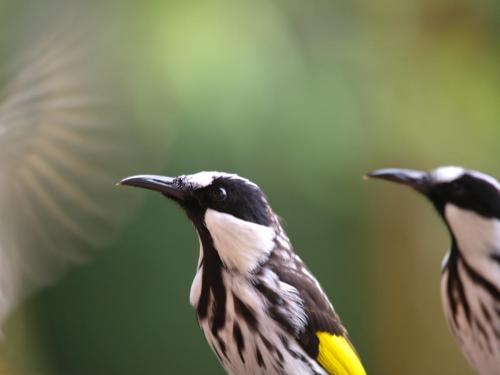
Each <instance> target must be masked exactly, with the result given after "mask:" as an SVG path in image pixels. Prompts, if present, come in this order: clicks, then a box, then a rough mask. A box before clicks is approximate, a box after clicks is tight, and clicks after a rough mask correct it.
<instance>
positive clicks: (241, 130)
mask: <svg viewBox="0 0 500 375" xmlns="http://www.w3.org/2000/svg"><path fill="white" fill-rule="evenodd" d="M103 3H104V2H103ZM75 9H77V11H75ZM75 14H76V16H75ZM72 20H77V21H78V22H80V23H81V24H82V23H83V24H86V23H88V29H89V30H90V32H91V33H93V35H94V36H97V38H98V39H102V40H107V41H108V44H107V48H105V49H104V50H103V51H101V53H99V54H96V55H95V56H94V59H96V60H97V61H105V62H107V63H108V64H111V65H112V66H113V71H114V73H115V75H114V79H118V80H119V81H120V85H119V87H118V86H117V91H120V95H121V96H123V97H124V98H125V102H124V103H126V104H124V107H123V108H122V109H123V110H124V111H125V110H126V111H127V113H131V115H130V116H127V117H126V120H125V121H130V122H134V123H136V124H139V125H140V126H144V129H148V130H147V132H148V134H149V138H148V137H146V138H147V139H149V141H150V142H152V143H155V142H158V138H159V137H160V138H161V142H162V144H163V145H164V146H163V147H164V151H165V154H164V156H162V160H160V163H159V164H154V165H153V164H152V165H151V169H150V170H138V171H136V172H137V173H158V174H160V173H162V174H166V175H176V174H183V173H191V172H196V171H200V170H224V171H230V172H236V173H238V174H241V175H243V176H246V177H248V178H250V179H252V180H253V181H255V182H257V183H258V184H259V185H260V186H261V187H262V188H263V189H264V190H265V191H266V192H267V194H268V196H269V199H270V201H271V202H272V204H273V207H274V209H275V211H276V212H278V213H279V214H280V215H281V216H282V217H283V218H284V221H285V225H286V229H287V231H288V234H289V236H290V237H291V239H292V241H293V242H294V244H295V247H296V250H297V252H298V253H299V254H300V255H301V256H302V258H303V259H304V260H305V261H306V262H307V263H308V265H309V266H310V268H311V269H312V270H313V272H314V273H315V274H316V276H317V277H318V278H319V280H320V281H321V283H322V285H323V287H324V288H325V290H326V292H327V294H328V295H329V296H330V297H331V299H332V301H333V303H334V305H335V306H336V309H337V311H338V312H339V314H340V315H341V316H342V318H343V321H344V323H345V325H346V326H347V327H348V329H349V331H350V334H351V336H352V340H353V342H354V343H355V344H356V347H357V349H358V350H359V353H360V355H361V356H362V358H363V361H364V363H365V365H366V368H367V370H368V372H369V373H370V374H373V375H377V374H380V375H381V374H383V375H400V374H406V375H417V374H422V373H425V374H454V375H462V374H463V375H465V374H471V373H472V372H471V370H469V368H468V366H467V364H466V363H465V361H464V360H463V359H462V357H461V355H460V354H459V352H458V350H457V348H456V346H455V343H454V341H453V339H452V337H451V335H450V334H449V333H448V330H447V327H446V324H445V321H444V318H443V316H442V313H441V305H440V300H439V292H438V284H439V269H440V263H441V258H442V257H443V255H444V252H445V249H446V247H447V246H448V235H447V233H446V231H445V228H444V226H443V225H442V224H441V223H440V221H439V220H438V217H437V215H436V214H435V213H434V212H433V210H432V209H431V207H430V206H429V205H428V204H426V202H424V200H423V199H422V198H420V197H418V196H417V195H416V194H413V193H412V192H410V191H406V190H404V189H402V188H400V187H397V186H391V185H389V184H383V183H381V182H374V181H363V179H362V177H363V175H364V174H365V173H366V172H369V171H370V170H373V169H375V168H380V167H410V168H418V169H425V170H427V169H431V168H433V167H436V166H439V165H447V164H453V165H464V166H467V167H469V168H474V169H479V170H482V171H484V172H487V173H490V174H492V175H494V176H497V177H498V176H500V164H499V162H498V157H497V154H498V144H499V136H500V105H499V103H500V3H498V2H497V1H493V0H482V1H477V0H413V1H400V0H383V1H376V2H375V1H369V0H356V1H347V0H341V1H326V0H316V1H312V2H304V1H297V0H286V1H285V0H267V1H264V0H254V1H239V0H210V1H192V0H187V1H159V0H153V1H143V2H137V1H128V0H125V1H113V0H111V1H106V2H105V4H102V3H100V2H97V1H85V2H80V3H79V2H75V1H69V2H63V1H48V0H44V1H43V2H35V1H14V0H0V31H1V32H0V34H1V38H0V55H1V56H2V60H5V59H7V57H8V56H9V53H11V52H12V51H13V50H15V49H16V47H18V46H17V44H18V43H19V42H20V40H22V39H21V36H25V35H29V34H30V33H35V32H39V30H40V27H41V29H43V27H44V26H43V25H50V26H51V27H52V26H54V25H55V24H57V23H61V22H62V23H66V25H65V27H67V26H68V24H69V25H71V24H72V22H73V21H72ZM40 25H42V26H40ZM47 27H48V26H47ZM159 134H160V135H159ZM143 152H144V153H148V152H149V150H148V146H147V145H146V146H145V147H144V150H143ZM128 162H130V161H128V160H123V163H128ZM158 165H162V167H158ZM135 193H136V194H137V195H138V196H141V197H143V198H144V202H143V205H142V206H141V208H140V209H138V210H137V211H135V213H134V214H133V217H132V219H131V220H130V221H129V222H128V225H126V226H125V228H124V229H123V230H122V231H121V233H120V235H118V236H117V237H116V239H115V240H114V241H113V242H112V243H110V244H109V245H107V246H106V247H104V248H102V249H101V251H99V253H98V254H97V256H96V257H94V259H93V260H92V262H90V263H89V264H87V265H85V266H81V267H77V268H73V269H72V270H71V271H70V272H69V273H68V274H67V275H66V276H65V277H64V278H63V279H62V280H61V282H59V283H58V284H57V285H54V286H53V287H50V288H48V289H45V290H43V291H42V292H41V293H38V294H36V295H35V296H33V297H32V298H30V299H29V300H28V301H27V302H26V303H24V304H23V305H22V306H21V307H20V308H19V309H17V310H16V312H15V313H14V314H13V315H12V316H11V318H10V319H9V320H8V321H7V322H6V324H5V325H4V332H5V334H6V337H7V341H6V342H5V343H4V344H3V346H4V351H5V353H6V356H7V357H8V358H9V361H10V362H11V363H12V367H14V368H18V369H20V370H19V371H26V372H27V373H32V372H31V371H33V370H36V371H37V372H36V373H43V374H48V375H101V374H102V375H112V374H120V375H136V374H195V373H198V374H222V370H221V369H220V368H219V365H218V364H217V362H216V359H215V356H214V355H213V354H212V353H211V351H210V349H209V348H208V346H207V345H206V344H205V341H204V338H203V337H202V334H201V332H200V330H199V328H198V326H197V324H196V323H195V316H194V312H193V310H192V308H191V307H190V306H189V303H188V294H189V287H190V284H191V280H192V277H193V276H194V271H195V265H196V261H197V258H198V242H197V238H196V236H195V234H194V232H193V229H192V227H191V225H190V224H189V223H188V221H187V220H186V219H185V218H184V217H183V215H182V214H181V212H180V211H179V210H178V209H177V208H176V207H174V205H173V204H171V203H170V202H167V201H166V200H165V199H163V198H162V197H161V196H159V195H155V194H153V193H150V192H145V191H139V190H137V191H136V192H135Z"/></svg>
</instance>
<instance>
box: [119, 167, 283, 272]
mask: <svg viewBox="0 0 500 375" xmlns="http://www.w3.org/2000/svg"><path fill="white" fill-rule="evenodd" d="M119 184H120V185H129V186H135V187H140V188H145V189H149V190H154V191H157V192H160V193H162V194H163V195H164V196H166V197H167V198H169V199H171V200H173V201H175V202H177V203H178V204H179V205H180V206H181V207H182V208H183V210H184V211H185V212H186V214H187V216H188V217H189V218H190V220H191V221H192V222H193V224H194V226H195V227H196V229H197V232H198V234H199V236H200V239H201V242H202V246H203V247H207V246H209V245H210V242H212V243H213V244H214V247H215V250H216V251H217V252H218V254H219V256H220V257H221V259H222V261H223V263H224V264H225V265H226V266H228V267H233V268H242V269H243V268H245V269H246V268H252V267H253V266H255V265H256V264H257V262H258V258H259V257H260V256H263V255H265V254H266V253H268V252H270V251H271V249H272V246H273V243H272V242H273V239H274V236H275V230H276V225H279V224H277V219H276V216H275V215H274V213H273V211H272V210H271V207H270V206H269V204H268V202H267V199H266V196H265V194H264V193H263V192H262V190H261V189H260V188H259V187H258V186H257V185H256V184H255V183H253V182H251V181H249V180H247V179H245V178H242V177H240V176H238V175H235V174H229V173H224V172H199V173H195V174H191V175H181V176H177V177H164V176H156V175H137V176H131V177H127V178H125V179H123V180H122V181H120V183H119Z"/></svg>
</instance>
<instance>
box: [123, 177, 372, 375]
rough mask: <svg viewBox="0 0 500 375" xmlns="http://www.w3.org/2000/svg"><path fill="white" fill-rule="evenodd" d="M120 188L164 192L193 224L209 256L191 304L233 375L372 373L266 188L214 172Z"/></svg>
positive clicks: (132, 181) (131, 180)
mask: <svg viewBox="0 0 500 375" xmlns="http://www.w3.org/2000/svg"><path fill="white" fill-rule="evenodd" d="M118 184H119V185H127V186H133V187H139V188H144V189H149V190H153V191H156V192H159V193H161V194H162V195H163V196H165V197H167V198H169V199H170V200H172V201H174V202H176V203H177V204H178V205H179V206H180V207H181V208H182V209H183V210H184V211H185V213H186V214H187V217H188V218H189V219H190V221H191V222H192V223H193V225H194V227H195V229H196V232H197V234H198V237H199V242H200V253H199V260H198V264H197V271H196V275H195V277H194V280H193V283H192V286H191V291H190V298H189V300H190V303H191V305H192V306H193V307H194V309H195V310H196V318H197V321H198V324H199V326H200V327H201V329H202V331H203V333H204V335H205V338H206V340H207V341H208V344H209V345H210V347H211V348H212V349H213V351H214V353H215V355H216V356H217V358H218V360H219V362H220V363H221V365H222V366H223V367H224V369H225V371H226V372H227V373H228V374H233V375H245V374H297V375H309V374H315V375H319V374H335V375H364V374H366V372H365V370H364V367H363V365H362V363H361V361H360V359H359V356H358V354H357V352H356V350H355V349H354V347H353V345H352V344H351V341H350V339H349V337H348V334H347V331H346V329H345V328H344V326H343V325H342V323H341V321H340V319H339V317H338V315H337V314H336V312H335V310H334V308H333V307H332V304H331V303H330V302H329V300H328V298H327V296H326V295H325V293H324V292H323V290H322V289H321V286H320V284H319V282H318V281H317V280H316V278H315V277H314V276H313V274H312V273H311V271H309V269H308V268H307V267H306V265H305V264H304V262H303V261H302V260H301V259H300V257H299V256H298V255H297V254H296V253H295V252H294V250H293V247H292V245H291V243H290V240H289V239H288V237H287V234H286V233H285V231H284V229H283V227H282V225H281V224H280V220H279V218H278V216H277V215H276V214H275V213H274V212H273V210H272V209H271V206H270V205H269V203H268V200H267V198H266V195H265V194H264V192H263V191H262V190H261V189H260V188H259V186H258V185H256V184H255V183H253V182H251V181H250V180H248V179H246V178H243V177H240V176H238V175H236V174H231V173H225V172H207V171H203V172H198V173H194V174H189V175H180V176H177V177H165V176H158V175H135V176H130V177H127V178H124V179H123V180H121V181H120V182H119V183H118Z"/></svg>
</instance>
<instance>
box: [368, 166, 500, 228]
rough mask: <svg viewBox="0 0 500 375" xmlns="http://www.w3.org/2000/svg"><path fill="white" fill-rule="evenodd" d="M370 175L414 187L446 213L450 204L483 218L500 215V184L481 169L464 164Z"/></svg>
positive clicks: (387, 170) (370, 175) (392, 170)
mask: <svg viewBox="0 0 500 375" xmlns="http://www.w3.org/2000/svg"><path fill="white" fill-rule="evenodd" d="M368 176H369V177H374V178H379V179H383V180H388V181H392V182H397V183H400V184H403V185H407V186H410V187H412V188H413V189H415V190H417V191H418V192H420V193H422V194H423V195H425V196H426V197H427V198H429V199H430V200H431V201H432V203H433V204H434V206H435V207H436V208H437V210H438V211H439V212H440V213H441V214H443V215H444V214H445V209H446V206H447V205H448V204H450V205H454V206H457V207H459V208H461V209H463V210H468V211H473V212H475V213H476V214H479V215H481V216H483V217H487V218H491V217H497V218H500V183H499V182H498V181H497V180H496V179H495V178H493V177H491V176H488V175H486V174H484V173H481V172H477V171H472V170H467V169H464V168H461V167H440V168H437V169H435V170H433V171H431V172H429V173H427V172H420V171H415V170H410V169H379V170H377V171H374V172H372V173H370V174H368Z"/></svg>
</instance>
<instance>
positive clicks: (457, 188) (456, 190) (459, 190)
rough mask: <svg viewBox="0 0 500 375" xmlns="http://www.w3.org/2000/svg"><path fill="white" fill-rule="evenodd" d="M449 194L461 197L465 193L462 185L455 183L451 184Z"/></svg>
mask: <svg viewBox="0 0 500 375" xmlns="http://www.w3.org/2000/svg"><path fill="white" fill-rule="evenodd" d="M451 192H452V193H453V194H454V195H455V196H457V195H463V194H464V193H465V187H464V185H463V184H461V183H460V182H458V181H455V182H453V183H452V184H451Z"/></svg>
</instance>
